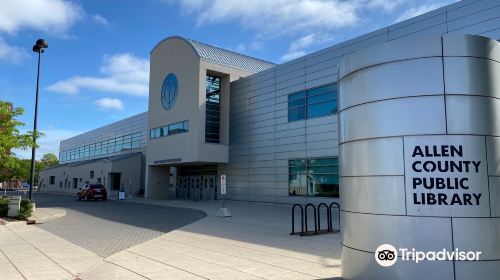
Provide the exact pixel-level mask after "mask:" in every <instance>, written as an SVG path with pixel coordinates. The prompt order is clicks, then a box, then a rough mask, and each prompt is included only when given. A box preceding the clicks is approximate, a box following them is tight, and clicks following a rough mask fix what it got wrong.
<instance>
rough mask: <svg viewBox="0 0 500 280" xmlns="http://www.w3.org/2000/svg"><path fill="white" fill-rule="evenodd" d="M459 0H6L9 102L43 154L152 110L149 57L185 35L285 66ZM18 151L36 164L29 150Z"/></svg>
mask: <svg viewBox="0 0 500 280" xmlns="http://www.w3.org/2000/svg"><path fill="white" fill-rule="evenodd" d="M452 2H454V0H251V1H249V0H183V1H181V0H107V1H102V0H85V1H83V0H82V1H77V0H72V1H67V0H15V1H12V0H0V99H1V100H4V101H5V100H7V101H10V102H12V103H13V104H14V106H15V107H23V108H24V109H25V114H24V115H23V116H21V117H20V120H21V121H22V122H24V123H25V124H26V125H25V126H24V127H21V130H22V131H31V130H33V116H34V106H35V89H36V75H37V72H36V70H37V54H36V53H34V52H32V46H33V44H34V43H35V41H36V40H37V39H39V38H44V39H46V40H47V41H48V43H49V47H48V48H47V50H46V52H45V53H43V54H42V63H41V75H40V95H39V107H38V108H39V109H38V130H39V131H40V132H42V133H44V134H45V136H44V137H43V138H41V139H39V140H38V143H39V145H40V147H39V148H38V150H37V158H40V157H41V156H42V155H43V154H44V153H48V152H52V153H55V154H57V155H58V153H59V142H60V141H61V140H63V139H66V138H69V137H72V136H75V135H78V134H80V133H83V132H86V131H89V130H92V129H95V128H98V127H100V126H103V125H106V124H109V123H112V122H115V121H118V120H120V119H124V118H126V117H129V116H133V115H135V114H138V113H142V112H145V111H147V109H148V108H147V107H148V79H149V52H150V51H151V49H152V48H153V47H154V46H155V45H156V44H157V43H158V42H159V41H161V40H162V39H164V38H166V37H169V36H173V35H177V36H182V37H186V38H190V39H194V40H197V41H200V42H204V43H207V44H211V45H215V46H218V47H221V48H225V49H230V50H232V51H236V52H240V53H243V54H246V55H249V56H253V57H257V58H260V59H264V60H268V61H271V62H274V63H283V62H286V61H288V60H291V59H294V58H297V57H301V56H303V55H306V54H309V53H311V52H314V51H317V50H320V49H323V48H325V47H328V46H331V45H334V44H336V43H340V42H343V41H345V40H348V39H351V38H354V37H357V36H360V35H363V34H365V33H368V32H370V31H374V30H377V29H379V28H382V27H385V26H388V25H390V24H393V23H396V22H398V21H401V20H404V19H407V18H411V17H414V16H416V15H419V14H422V13H425V12H427V11H430V10H434V9H437V8H439V7H442V6H444V5H447V4H450V3H452ZM15 153H16V155H17V156H19V157H21V158H30V157H31V152H30V151H23V150H18V151H15Z"/></svg>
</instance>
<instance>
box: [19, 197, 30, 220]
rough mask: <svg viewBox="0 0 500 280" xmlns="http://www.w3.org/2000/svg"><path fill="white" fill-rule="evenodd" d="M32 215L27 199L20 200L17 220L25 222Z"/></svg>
mask: <svg viewBox="0 0 500 280" xmlns="http://www.w3.org/2000/svg"><path fill="white" fill-rule="evenodd" d="M31 214H33V205H32V204H31V201H29V200H28V199H23V200H21V209H19V220H26V219H27V218H29V217H31Z"/></svg>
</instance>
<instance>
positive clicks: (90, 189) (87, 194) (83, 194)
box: [76, 184, 108, 200]
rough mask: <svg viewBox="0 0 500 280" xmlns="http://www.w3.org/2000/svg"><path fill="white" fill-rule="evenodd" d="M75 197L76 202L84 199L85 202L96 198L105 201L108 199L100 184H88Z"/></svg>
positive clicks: (104, 189)
mask: <svg viewBox="0 0 500 280" xmlns="http://www.w3.org/2000/svg"><path fill="white" fill-rule="evenodd" d="M76 197H77V198H78V200H82V199H84V198H85V199H87V200H90V199H98V198H101V199H102V200H106V199H108V193H107V192H106V188H105V187H104V186H103V185H102V184H88V185H86V186H85V187H84V188H83V189H81V190H80V191H79V192H78V193H77V194H76Z"/></svg>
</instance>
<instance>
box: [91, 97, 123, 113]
mask: <svg viewBox="0 0 500 280" xmlns="http://www.w3.org/2000/svg"><path fill="white" fill-rule="evenodd" d="M94 103H95V104H96V105H97V107H99V109H101V110H107V109H111V110H118V111H121V110H123V108H124V106H123V102H122V101H121V100H120V99H118V98H101V99H98V100H96V101H94Z"/></svg>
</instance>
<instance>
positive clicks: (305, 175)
mask: <svg viewBox="0 0 500 280" xmlns="http://www.w3.org/2000/svg"><path fill="white" fill-rule="evenodd" d="M288 187H289V194H290V195H308V196H333V197H338V196H339V162H338V158H336V157H333V158H309V159H293V160H289V161H288Z"/></svg>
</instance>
